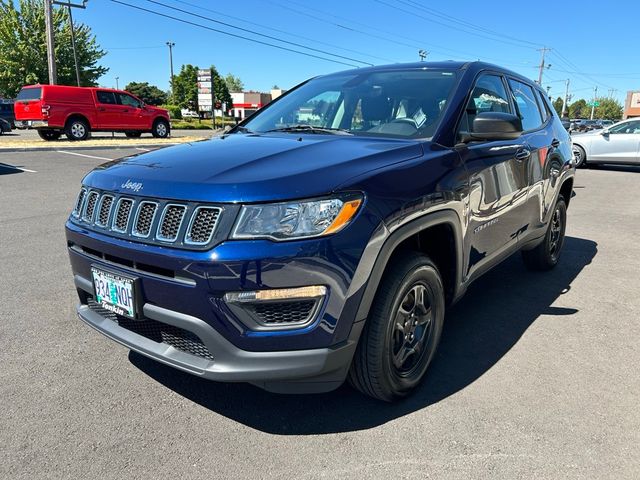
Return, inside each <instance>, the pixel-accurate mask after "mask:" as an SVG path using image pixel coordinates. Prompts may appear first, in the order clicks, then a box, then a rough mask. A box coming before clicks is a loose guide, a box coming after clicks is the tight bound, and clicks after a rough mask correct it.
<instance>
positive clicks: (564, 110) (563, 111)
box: [560, 78, 570, 118]
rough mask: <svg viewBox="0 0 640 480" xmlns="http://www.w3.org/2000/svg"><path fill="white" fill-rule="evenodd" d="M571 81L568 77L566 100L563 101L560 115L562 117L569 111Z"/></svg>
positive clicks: (565, 90)
mask: <svg viewBox="0 0 640 480" xmlns="http://www.w3.org/2000/svg"><path fill="white" fill-rule="evenodd" d="M569 83H570V80H569V79H568V78H567V81H566V82H565V89H564V102H562V114H561V115H560V118H564V114H565V112H567V113H568V108H567V103H568V102H569Z"/></svg>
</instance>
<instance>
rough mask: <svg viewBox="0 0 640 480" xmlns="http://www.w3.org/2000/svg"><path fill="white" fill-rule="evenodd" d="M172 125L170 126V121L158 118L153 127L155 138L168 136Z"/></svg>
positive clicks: (152, 131) (152, 132)
mask: <svg viewBox="0 0 640 480" xmlns="http://www.w3.org/2000/svg"><path fill="white" fill-rule="evenodd" d="M170 130H171V127H170V126H169V122H167V121H166V120H162V119H160V120H156V121H155V122H154V123H153V128H152V129H151V134H152V135H153V136H154V137H155V138H167V137H168V136H169V132H170Z"/></svg>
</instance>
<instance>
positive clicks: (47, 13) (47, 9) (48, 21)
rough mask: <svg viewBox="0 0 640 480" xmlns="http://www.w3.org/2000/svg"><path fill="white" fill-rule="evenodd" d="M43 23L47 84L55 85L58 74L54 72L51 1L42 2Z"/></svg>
mask: <svg viewBox="0 0 640 480" xmlns="http://www.w3.org/2000/svg"><path fill="white" fill-rule="evenodd" d="M44 23H45V27H46V32H47V65H48V67H49V84H50V85H55V84H56V83H57V82H58V72H56V59H55V57H54V52H55V43H54V39H53V7H52V6H51V0H44Z"/></svg>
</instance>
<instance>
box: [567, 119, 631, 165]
mask: <svg viewBox="0 0 640 480" xmlns="http://www.w3.org/2000/svg"><path fill="white" fill-rule="evenodd" d="M571 140H572V141H573V156H574V159H575V163H576V165H577V166H584V165H586V164H587V163H589V164H596V163H619V164H636V165H640V118H638V119H630V120H625V121H623V122H619V123H616V124H615V125H611V126H610V127H608V128H605V129H604V130H595V131H592V132H587V133H577V134H574V135H572V136H571Z"/></svg>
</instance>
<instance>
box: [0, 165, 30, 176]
mask: <svg viewBox="0 0 640 480" xmlns="http://www.w3.org/2000/svg"><path fill="white" fill-rule="evenodd" d="M16 173H24V172H23V171H22V170H20V169H19V168H16V167H14V166H12V165H6V164H4V163H0V175H14V174H16Z"/></svg>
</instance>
